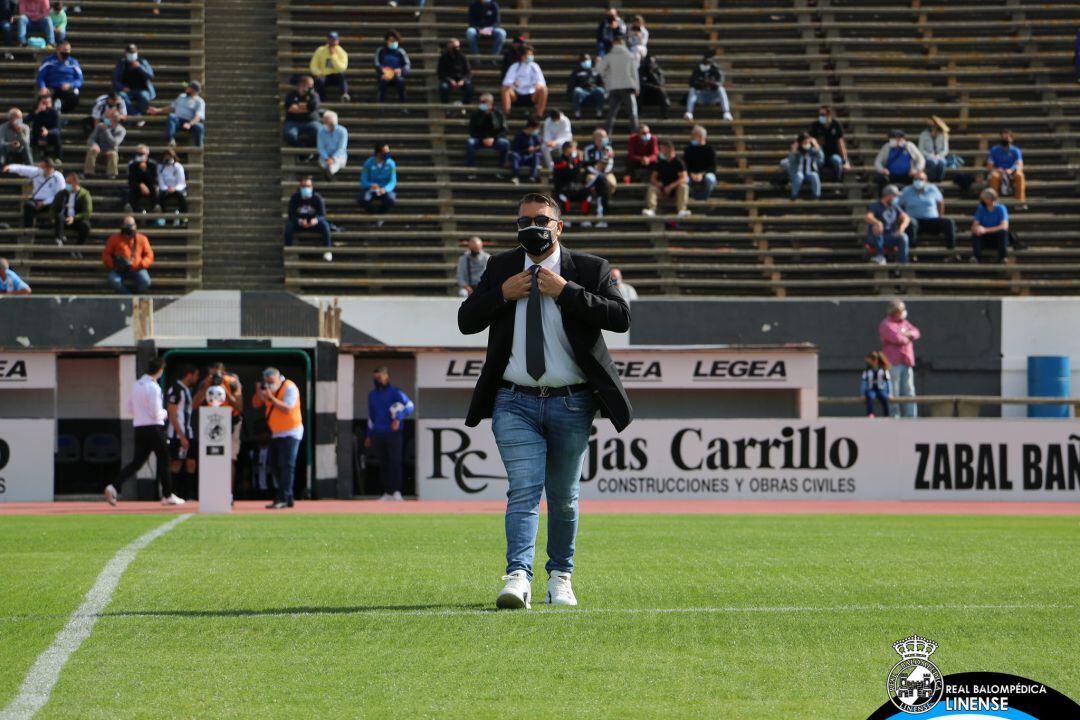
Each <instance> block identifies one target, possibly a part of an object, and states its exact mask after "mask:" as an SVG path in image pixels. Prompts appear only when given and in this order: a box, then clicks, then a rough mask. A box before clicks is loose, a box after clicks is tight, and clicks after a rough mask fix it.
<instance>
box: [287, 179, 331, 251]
mask: <svg viewBox="0 0 1080 720" xmlns="http://www.w3.org/2000/svg"><path fill="white" fill-rule="evenodd" d="M298 232H317V233H319V234H320V235H321V236H322V241H323V245H324V246H326V252H324V253H323V260H325V261H326V262H330V261H331V260H333V259H334V255H333V253H332V252H331V251H330V248H331V247H333V244H334V242H333V237H332V236H331V233H330V221H329V220H327V219H326V201H325V200H323V197H322V195H320V194H318V193H317V192H315V184H314V183H313V182H312V180H311V176H310V175H308V176H306V177H304V178H301V180H300V186H299V187H298V188H297V189H296V192H294V193H293V194H292V197H291V198H289V217H288V219H287V220H286V221H285V247H292V244H293V238H294V237H295V235H296V233H298Z"/></svg>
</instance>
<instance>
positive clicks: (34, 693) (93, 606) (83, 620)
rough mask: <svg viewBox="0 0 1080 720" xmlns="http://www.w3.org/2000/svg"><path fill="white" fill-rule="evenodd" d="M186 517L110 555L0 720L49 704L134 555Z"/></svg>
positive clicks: (22, 718) (16, 719)
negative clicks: (69, 661) (53, 692)
mask: <svg viewBox="0 0 1080 720" xmlns="http://www.w3.org/2000/svg"><path fill="white" fill-rule="evenodd" d="M189 517H191V514H190V513H188V514H185V515H179V516H177V517H175V518H173V519H172V520H169V521H168V522H166V523H164V524H162V525H159V526H157V527H156V528H154V529H153V530H151V531H149V532H147V533H146V534H144V535H142V536H141V537H139V538H137V539H136V540H133V541H132V542H131V543H130V544H128V545H126V546H124V547H122V548H120V550H118V551H117V553H116V554H115V555H113V557H112V559H111V560H109V562H108V563H106V564H105V567H104V568H103V569H102V571H101V573H100V574H99V575H98V577H97V581H96V582H95V583H94V586H93V587H92V588H90V590H89V591H88V592H87V593H86V597H84V598H83V601H82V604H81V605H79V607H78V609H76V610H75V612H74V613H72V614H71V617H70V618H68V621H67V624H65V625H64V627H63V629H61V630H60V632H58V633H57V634H56V637H55V638H54V639H53V642H52V645H50V646H49V647H48V649H46V650H45V652H43V653H41V655H39V656H38V659H37V660H36V661H35V662H34V664H33V666H32V667H31V668H30V670H29V672H27V673H26V679H24V680H23V682H22V685H21V686H20V687H19V692H18V694H17V695H16V696H15V698H14V699H13V700H12V701H11V702H10V703H9V704H8V706H7V707H6V708H4V709H3V710H0V720H28V719H29V718H32V717H33V716H34V715H35V714H37V712H38V710H40V709H41V708H43V707H44V706H45V703H47V702H49V696H50V695H51V694H52V689H53V687H54V686H55V685H56V681H57V680H59V679H60V671H61V670H62V669H63V668H64V664H65V663H66V662H67V661H68V659H69V658H70V657H71V656H72V654H74V652H75V651H76V650H78V649H79V646H80V645H82V644H83V641H84V640H86V638H88V637H90V632H91V631H92V630H93V629H94V623H96V622H97V619H98V617H100V616H101V612H102V611H103V610H104V609H105V608H106V607H107V606H108V604H109V602H110V601H111V600H112V596H113V592H115V591H116V586H117V585H118V584H119V583H120V576H121V575H123V574H124V571H125V570H127V567H128V565H130V564H131V561H132V560H134V559H135V555H136V554H138V552H139V551H140V550H142V549H143V548H144V547H146V546H147V545H149V544H150V543H152V542H153V541H154V540H156V539H157V538H159V537H161V536H162V535H164V534H165V533H167V532H169V531H170V530H172V529H173V528H174V527H176V526H177V525H178V524H179V523H181V522H183V521H184V520H187V519H188V518H189Z"/></svg>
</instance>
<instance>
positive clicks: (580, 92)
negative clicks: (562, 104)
mask: <svg viewBox="0 0 1080 720" xmlns="http://www.w3.org/2000/svg"><path fill="white" fill-rule="evenodd" d="M570 102H572V103H573V104H574V114H575V115H577V114H580V113H581V108H583V107H585V106H586V105H592V106H593V107H595V108H596V112H598V113H599V112H602V111H603V110H604V89H603V88H593V89H592V90H586V89H585V88H580V87H577V88H574V91H573V92H572V93H570Z"/></svg>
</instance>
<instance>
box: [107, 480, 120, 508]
mask: <svg viewBox="0 0 1080 720" xmlns="http://www.w3.org/2000/svg"><path fill="white" fill-rule="evenodd" d="M116 496H117V492H116V487H115V486H114V485H113V484H112V483H109V484H108V485H106V486H105V499H106V500H108V501H109V504H110V505H115V504H116Z"/></svg>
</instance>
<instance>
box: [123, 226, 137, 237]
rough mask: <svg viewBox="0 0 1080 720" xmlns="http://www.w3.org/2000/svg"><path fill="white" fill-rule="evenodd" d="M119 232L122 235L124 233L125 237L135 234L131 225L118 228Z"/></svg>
mask: <svg viewBox="0 0 1080 720" xmlns="http://www.w3.org/2000/svg"><path fill="white" fill-rule="evenodd" d="M120 231H121V232H122V233H124V235H125V236H127V237H131V236H132V235H134V234H135V226H133V225H124V226H123V227H121V228H120Z"/></svg>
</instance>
